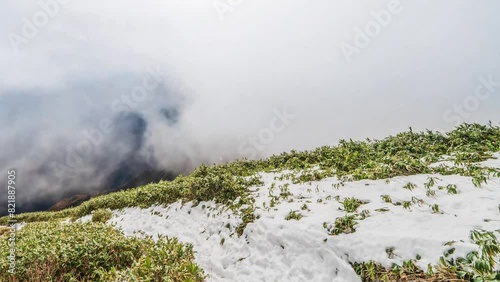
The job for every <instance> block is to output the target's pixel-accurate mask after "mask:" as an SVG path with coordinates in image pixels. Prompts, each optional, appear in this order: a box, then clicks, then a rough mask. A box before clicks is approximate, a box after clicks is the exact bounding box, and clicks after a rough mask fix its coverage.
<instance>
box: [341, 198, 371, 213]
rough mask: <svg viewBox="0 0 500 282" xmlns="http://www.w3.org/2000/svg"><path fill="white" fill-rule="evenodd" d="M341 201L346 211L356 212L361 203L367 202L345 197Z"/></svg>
mask: <svg viewBox="0 0 500 282" xmlns="http://www.w3.org/2000/svg"><path fill="white" fill-rule="evenodd" d="M340 203H341V204H342V205H343V207H344V211H345V212H356V211H357V210H358V208H359V207H360V206H361V205H363V204H366V202H363V201H361V200H358V199H356V198H345V199H344V200H343V201H342V202H340Z"/></svg>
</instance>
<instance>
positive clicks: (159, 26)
mask: <svg viewBox="0 0 500 282" xmlns="http://www.w3.org/2000/svg"><path fill="white" fill-rule="evenodd" d="M54 1H55V0H53V1H52V2H51V3H56V2H54ZM392 1H394V0H392ZM41 2H43V3H49V2H50V1H49V0H42V1H41ZM64 2H67V4H60V5H59V8H60V9H59V10H58V11H57V13H54V14H53V16H50V17H48V19H49V20H48V22H47V23H46V24H44V25H43V26H40V27H39V28H37V29H38V30H37V32H36V35H35V36H33V38H29V40H27V43H22V44H19V45H18V47H19V48H18V49H19V50H18V52H15V50H14V49H13V47H12V42H11V41H10V40H9V37H8V34H10V33H15V34H17V35H19V36H22V35H23V34H22V33H23V28H25V27H24V25H25V22H26V21H24V20H23V18H25V19H27V20H28V21H32V22H33V17H34V15H36V14H37V13H39V12H40V11H45V10H43V8H42V6H41V5H40V4H39V2H38V1H24V2H22V3H18V2H16V3H14V2H12V3H8V4H6V6H5V8H4V9H3V10H2V11H3V13H2V17H0V23H1V25H0V34H2V35H3V36H2V37H1V38H2V39H1V40H0V59H1V60H2V62H3V64H2V67H0V77H1V80H0V129H2V132H3V134H2V136H1V137H0V146H1V148H2V152H1V153H0V167H1V169H0V170H3V171H6V170H7V169H10V168H16V169H17V170H18V171H19V173H18V174H19V181H20V183H21V184H22V185H21V186H20V188H19V190H18V193H19V197H20V198H19V199H20V200H19V201H21V202H20V203H19V205H20V206H21V207H22V206H24V207H26V209H33V208H36V207H32V206H30V205H31V204H33V203H35V202H36V201H37V199H45V200H46V199H49V200H50V199H56V198H60V197H61V196H62V195H64V194H67V193H70V192H74V191H84V192H86V191H92V190H95V189H102V187H104V186H109V185H115V184H116V183H115V184H112V183H113V182H114V181H115V180H113V179H115V178H116V179H118V180H116V181H118V182H119V181H120V179H119V178H120V177H119V175H121V174H125V175H127V174H130V173H134V172H135V171H140V170H142V169H146V168H152V169H165V170H168V171H172V172H174V173H187V172H188V171H190V170H191V169H192V168H194V167H196V166H197V165H199V164H200V163H202V162H206V163H213V162H220V161H229V160H232V159H235V158H238V157H243V156H242V155H241V151H240V150H238V147H239V146H240V145H241V144H242V142H245V141H246V140H248V138H252V137H255V136H257V137H258V135H259V133H260V132H262V130H263V129H266V128H268V126H269V124H270V121H271V120H272V119H273V117H274V115H275V110H276V109H279V110H281V109H282V108H283V107H285V106H286V107H287V108H288V109H289V110H290V112H292V113H293V115H294V116H295V118H294V119H293V120H292V121H291V122H290V124H289V125H287V126H286V128H285V130H283V131H280V132H275V133H274V135H273V138H272V142H270V143H267V144H265V146H264V149H263V150H258V152H259V155H258V157H262V156H266V155H270V154H273V153H280V152H282V151H286V150H290V149H299V150H302V149H312V148H314V147H316V146H321V145H325V144H335V143H336V142H337V141H338V140H339V139H340V138H354V139H362V138H365V137H374V138H381V137H384V136H386V135H388V134H394V133H396V132H399V131H402V130H405V129H406V128H408V127H409V126H412V127H413V128H414V129H425V128H429V129H445V130H448V129H451V128H452V127H453V126H454V125H455V124H454V123H450V122H449V120H448V119H446V118H445V117H443V115H445V113H446V114H447V115H449V112H448V110H449V109H453V107H454V105H455V104H461V103H463V101H466V100H467V97H469V96H471V95H474V93H475V88H476V87H477V85H478V78H479V77H489V76H490V75H491V76H492V78H493V79H494V80H495V81H500V70H499V68H498V65H499V59H500V55H499V54H500V39H499V38H500V36H499V35H500V30H498V28H497V27H498V24H499V20H498V17H497V15H496V12H495V11H498V8H500V7H499V6H500V3H498V2H497V1H483V2H481V3H472V2H470V1H458V2H457V1H440V2H435V1H418V2H416V1H412V2H403V1H401V3H400V5H401V7H402V10H401V12H399V13H398V14H394V15H392V18H391V21H390V23H389V24H387V25H386V26H384V27H383V29H381V30H380V32H379V33H378V34H377V36H374V37H372V38H370V44H369V45H368V46H366V47H364V48H363V49H362V52H360V53H359V54H354V55H353V56H352V58H351V59H352V60H350V62H348V61H347V60H346V58H345V56H344V54H343V52H342V49H341V48H339V46H340V45H341V44H342V43H343V42H347V43H350V44H353V39H354V38H355V36H356V29H357V28H359V29H363V28H365V27H366V26H367V24H368V23H370V22H371V21H373V20H374V17H373V14H374V13H375V14H376V13H378V12H379V11H381V10H383V9H387V7H388V3H389V2H390V1H371V2H370V3H357V2H341V3H340V2H332V1H326V0H318V1H315V2H314V3H311V2H305V1H299V0H287V1H285V0H277V1H272V2H270V1H263V0H256V1H241V2H238V5H233V6H232V9H231V10H230V12H227V13H225V14H224V17H223V18H224V19H223V20H221V18H220V17H219V14H218V12H217V10H215V9H214V6H213V2H212V1H211V0H209V1H197V0H192V1H177V0H175V1H159V0H147V1H142V2H140V3H138V2H134V1H117V0H113V1H106V2H104V3H103V2H102V1H97V0H89V1H64ZM57 3H59V2H57ZM61 3H62V2H61ZM225 3H229V4H230V3H233V2H228V1H226V2H225ZM155 68H157V69H160V72H159V73H160V75H159V76H158V80H157V82H158V85H156V87H154V88H153V89H150V90H148V94H147V98H145V99H144V100H141V101H135V100H134V101H132V102H133V103H134V105H135V106H134V107H130V106H124V105H127V104H126V101H124V100H123V99H124V98H123V97H124V95H125V96H127V95H128V96H129V97H132V96H133V95H136V97H138V99H139V100H140V97H141V96H140V95H141V94H140V92H138V91H139V90H137V89H139V88H137V87H141V86H144V79H145V77H148V75H150V73H151V69H155ZM151 83H152V82H151ZM134 89H135V90H134ZM134 91H135V92H134ZM134 93H135V94H134ZM499 96H500V91H496V92H492V95H490V96H489V98H488V100H486V101H481V103H480V104H479V105H478V106H477V109H475V110H474V111H473V112H470V113H469V112H468V114H469V115H468V116H467V117H464V118H461V120H463V121H466V122H475V121H477V122H486V121H488V120H492V121H494V122H499V121H500V114H499V112H498V105H499V103H500V98H499ZM117 101H118V102H117ZM124 107H125V108H127V107H128V110H126V111H125V110H124ZM120 109H121V110H120ZM103 123H104V126H103ZM108 126H114V130H112V132H110V133H102V135H103V137H102V142H101V143H99V144H98V145H93V147H92V153H90V154H88V156H86V157H85V158H83V159H84V160H82V161H81V163H82V164H81V165H80V166H79V167H78V169H69V170H68V162H67V160H66V158H67V157H68V154H69V153H68V152H70V151H71V150H76V149H78V146H80V147H81V148H80V150H81V152H84V149H85V144H84V143H85V142H86V141H82V140H89V139H88V138H87V137H86V136H85V134H84V132H87V133H88V132H91V131H92V130H101V132H103V131H102V129H103V128H104V129H105V128H107V127H108ZM108 129H109V128H108ZM93 132H95V131H93ZM88 142H91V141H88ZM86 144H87V145H88V143H86ZM54 163H57V164H59V165H61V166H59V168H60V169H59V170H57V169H56V170H54V166H53V164H54ZM61 167H62V168H61ZM61 169H62V170H61ZM61 171H63V172H64V173H63V177H60V175H61ZM67 172H69V173H67ZM110 183H111V184H110ZM28 207H29V208H28Z"/></svg>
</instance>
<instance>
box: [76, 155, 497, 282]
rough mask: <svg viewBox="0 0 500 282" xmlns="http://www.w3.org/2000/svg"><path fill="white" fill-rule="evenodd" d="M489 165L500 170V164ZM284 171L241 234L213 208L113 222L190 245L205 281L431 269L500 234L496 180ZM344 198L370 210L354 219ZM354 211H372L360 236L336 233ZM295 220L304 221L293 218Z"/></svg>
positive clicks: (340, 277)
mask: <svg viewBox="0 0 500 282" xmlns="http://www.w3.org/2000/svg"><path fill="white" fill-rule="evenodd" d="M495 157H500V154H496V155H495ZM482 165H483V166H487V167H495V168H500V161H499V160H498V159H491V160H488V161H486V162H483V163H482ZM284 173H286V172H280V173H262V174H260V176H261V177H262V180H263V181H264V183H265V184H264V186H260V187H252V188H251V189H252V191H254V192H253V195H254V198H255V199H256V202H255V207H256V211H255V214H256V215H257V219H256V220H255V222H253V223H250V224H248V226H247V227H246V228H245V230H244V233H243V235H242V236H240V237H239V236H238V235H237V234H236V232H235V228H236V226H238V225H239V224H240V223H241V222H242V220H241V218H239V216H236V215H235V214H233V212H232V211H231V210H230V209H228V208H226V207H223V206H216V205H215V204H214V203H213V202H203V203H200V204H198V205H197V206H193V204H192V203H185V204H184V205H182V204H181V203H180V202H177V203H174V204H171V205H169V206H166V207H162V206H153V207H150V208H148V209H139V208H126V209H123V210H121V211H114V216H113V218H112V219H111V220H110V221H109V223H110V224H116V225H117V227H119V228H121V229H122V230H123V231H124V232H125V234H126V235H130V236H142V235H153V236H158V235H160V234H161V235H168V236H172V237H178V238H179V239H180V240H181V241H183V242H188V243H192V244H193V245H194V249H195V251H196V260H197V262H198V263H199V265H200V266H201V267H202V268H203V269H204V270H205V271H206V273H207V274H208V279H207V281H360V278H359V277H358V276H357V275H356V273H355V272H354V270H353V268H352V267H351V265H350V263H353V262H366V261H370V260H374V261H376V262H378V263H381V264H383V265H385V266H390V265H391V264H392V263H397V264H401V263H402V262H403V261H405V260H409V259H416V258H418V260H417V265H418V266H419V267H421V268H422V269H427V267H428V265H429V264H430V265H433V266H434V265H436V264H437V263H438V261H439V258H440V257H441V256H443V253H445V252H448V251H450V250H451V249H454V252H453V254H452V255H450V257H453V256H464V255H466V254H467V253H468V252H470V251H472V250H475V249H476V248H477V246H476V245H474V244H472V243H471V242H470V240H469V232H470V231H471V230H472V229H484V230H487V231H492V230H498V229H500V211H499V208H500V206H499V204H500V179H498V178H492V179H490V180H488V183H487V184H483V185H482V186H481V187H475V186H474V185H473V183H472V181H471V178H470V177H463V176H457V175H451V176H442V175H414V176H407V177H396V178H392V179H390V180H389V181H386V180H375V181H371V180H365V181H354V182H345V183H340V182H339V180H337V178H327V179H323V180H321V181H317V182H310V183H302V184H293V183H291V181H289V180H279V177H280V176H281V175H283V174H284ZM408 183H412V184H414V185H408ZM450 184H451V186H448V185H450ZM453 185H456V190H457V191H456V192H457V193H456V194H455V191H454V187H455V186H453ZM404 186H406V188H404ZM408 188H410V189H408ZM411 188H413V189H411ZM345 198H355V199H359V200H361V201H362V202H363V203H364V204H362V205H361V206H359V207H358V208H357V211H356V212H353V213H347V212H346V211H344V210H343V209H344V207H343V205H342V202H343V200H344V199H345ZM291 211H293V212H292V213H290V212H291ZM363 211H368V213H369V214H368V213H367V212H363ZM354 214H358V215H359V214H364V215H365V216H366V215H367V217H366V218H364V219H362V218H363V217H361V216H358V218H357V219H356V222H357V225H356V226H355V228H356V230H355V232H354V233H350V234H339V235H330V234H329V230H331V228H332V226H333V225H334V223H335V220H336V218H339V217H343V216H345V215H354ZM290 215H293V216H295V217H296V218H297V219H298V218H300V217H301V216H302V217H301V218H300V219H298V220H296V219H289V220H287V219H286V218H287V216H290ZM89 219H90V216H87V217H85V218H82V220H84V221H85V220H89Z"/></svg>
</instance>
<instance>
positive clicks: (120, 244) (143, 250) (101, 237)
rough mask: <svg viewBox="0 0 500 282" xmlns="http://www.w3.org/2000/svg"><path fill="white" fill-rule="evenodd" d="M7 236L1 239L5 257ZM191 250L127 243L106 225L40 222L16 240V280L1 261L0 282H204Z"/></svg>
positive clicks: (168, 243) (162, 243)
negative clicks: (125, 281)
mask: <svg viewBox="0 0 500 282" xmlns="http://www.w3.org/2000/svg"><path fill="white" fill-rule="evenodd" d="M7 238H8V236H5V235H3V236H0V254H7V253H8V252H9V248H10V247H9V246H8V241H7ZM193 259H194V255H193V249H192V246H191V245H183V244H181V243H179V242H178V241H177V239H171V238H167V237H162V238H159V240H158V241H156V242H155V241H154V240H152V239H151V238H149V237H148V238H144V239H139V238H134V237H125V236H124V235H123V234H122V233H121V232H120V231H118V230H116V229H115V228H113V227H111V226H107V225H104V224H102V223H96V222H89V223H71V224H61V223H58V222H43V223H42V222H41V223H32V224H28V225H27V226H26V227H24V228H23V229H21V230H20V231H18V232H17V234H16V263H17V267H16V274H15V275H13V276H11V274H9V273H8V269H9V265H8V261H7V256H6V255H2V256H1V257H0V281H115V280H118V281H123V279H126V280H128V281H139V280H137V279H141V280H140V281H203V280H204V277H205V276H204V272H203V270H201V269H200V268H199V267H198V266H197V265H196V264H195V263H194V262H193Z"/></svg>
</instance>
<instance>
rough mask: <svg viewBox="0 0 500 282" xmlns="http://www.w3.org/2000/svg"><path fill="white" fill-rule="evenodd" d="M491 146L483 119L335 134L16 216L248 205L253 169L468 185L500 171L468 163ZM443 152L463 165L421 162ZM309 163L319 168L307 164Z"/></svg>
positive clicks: (498, 146) (309, 177) (497, 136)
mask: <svg viewBox="0 0 500 282" xmlns="http://www.w3.org/2000/svg"><path fill="white" fill-rule="evenodd" d="M497 151H500V128H499V127H498V126H493V125H491V124H488V125H479V124H462V125H461V126H459V127H457V128H456V129H455V130H453V131H451V132H449V133H448V134H441V133H439V132H432V131H425V132H418V133H417V132H413V130H410V131H407V132H403V133H399V134H397V135H396V136H390V137H387V138H385V139H382V140H371V139H367V140H365V141H352V140H349V141H347V140H341V141H340V142H339V145H338V146H335V147H330V146H324V147H320V148H317V149H315V150H312V151H304V152H297V151H291V152H289V153H282V154H280V155H275V156H272V157H270V158H268V159H263V160H257V161H250V160H239V161H235V162H231V163H228V164H223V165H213V166H205V165H202V166H200V167H199V168H198V169H196V170H195V171H194V172H193V173H191V174H190V175H189V176H181V177H178V178H177V179H175V180H174V181H171V182H166V181H162V182H160V183H156V184H149V185H146V186H142V187H138V188H136V189H130V190H127V191H120V192H116V193H112V194H108V195H104V196H100V197H96V198H93V199H91V200H89V201H87V202H85V203H83V204H82V205H80V206H78V207H75V208H70V209H67V210H63V211H59V212H37V213H26V214H20V215H18V220H19V221H26V222H34V221H47V220H50V219H57V218H66V217H81V216H84V215H87V214H90V213H91V212H92V211H93V210H97V209H111V210H113V209H121V208H126V207H144V208H145V207H149V206H151V205H153V204H170V203H173V202H175V201H178V200H183V201H194V202H199V201H207V200H215V201H216V202H217V203H221V204H225V205H228V206H230V207H232V208H233V209H235V210H237V207H238V206H241V205H243V204H249V205H253V199H252V197H251V195H250V193H249V192H248V189H247V188H248V187H249V186H252V185H260V184H261V182H260V179H259V178H258V177H256V176H255V175H256V173H258V172H270V171H283V170H292V171H298V170H300V171H301V172H300V173H296V174H291V175H290V176H289V177H291V178H293V179H294V182H295V181H298V182H309V181H316V180H321V179H323V178H325V177H331V176H334V175H335V176H336V177H337V178H338V179H340V180H342V182H344V181H348V180H361V179H388V178H391V177H395V176H405V175H414V174H420V173H428V174H443V175H450V174H459V175H464V176H470V177H472V179H473V180H472V181H473V183H474V185H476V186H480V185H482V184H483V183H486V182H487V180H488V178H489V177H490V176H492V175H493V176H500V171H498V170H495V169H491V168H482V167H479V166H477V165H475V164H474V162H479V161H483V160H486V159H488V158H490V157H491V156H492V153H493V152H497ZM443 155H449V156H453V157H452V158H453V160H454V162H455V163H456V164H461V165H463V166H464V167H452V168H449V167H443V166H441V167H435V168H430V167H429V165H430V164H431V163H434V162H437V161H439V160H440V157H441V156H443ZM315 167H319V170H312V169H313V168H315ZM304 169H305V170H306V172H304ZM236 198H240V202H239V203H238V204H237V205H234V204H232V202H233V201H234V200H235V199H236ZM7 221H8V218H7V217H2V218H0V224H4V225H5V224H6V223H7Z"/></svg>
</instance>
